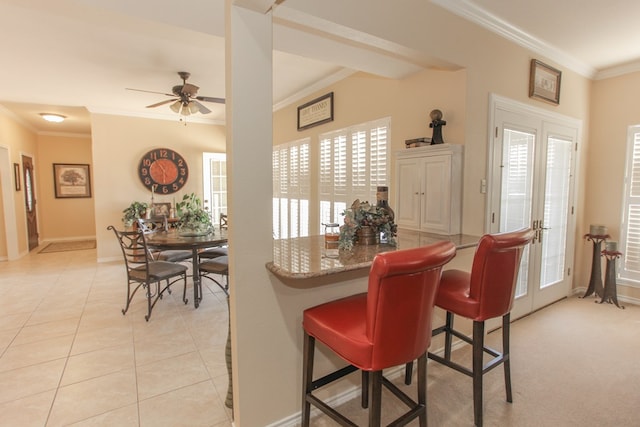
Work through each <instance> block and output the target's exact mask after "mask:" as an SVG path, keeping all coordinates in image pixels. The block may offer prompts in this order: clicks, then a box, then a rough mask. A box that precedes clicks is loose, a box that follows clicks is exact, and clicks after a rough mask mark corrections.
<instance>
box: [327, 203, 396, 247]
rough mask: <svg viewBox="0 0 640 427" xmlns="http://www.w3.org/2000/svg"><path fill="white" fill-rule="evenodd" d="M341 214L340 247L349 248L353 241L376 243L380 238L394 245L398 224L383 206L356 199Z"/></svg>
mask: <svg viewBox="0 0 640 427" xmlns="http://www.w3.org/2000/svg"><path fill="white" fill-rule="evenodd" d="M342 215H344V225H343V226H342V227H340V239H339V242H340V243H339V248H340V249H344V250H351V249H352V248H353V245H354V243H360V244H376V243H378V242H379V241H380V240H382V241H383V242H386V243H387V244H389V245H393V246H395V245H396V239H395V236H396V234H397V231H398V226H397V225H396V224H395V223H394V222H393V217H391V215H390V214H389V211H388V210H386V209H385V208H382V207H379V206H375V205H370V204H369V202H360V200H358V199H356V200H355V201H354V202H353V204H352V205H351V208H349V209H347V210H345V211H344V212H343V213H342Z"/></svg>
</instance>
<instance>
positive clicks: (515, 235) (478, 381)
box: [428, 229, 534, 427]
mask: <svg viewBox="0 0 640 427" xmlns="http://www.w3.org/2000/svg"><path fill="white" fill-rule="evenodd" d="M533 235H534V232H533V231H532V230H530V229H524V230H518V231H514V232H510V233H500V234H487V235H484V236H483V237H482V238H481V239H480V242H479V244H478V248H477V250H476V253H475V255H474V258H473V265H472V267H471V273H467V272H465V271H460V270H447V271H445V272H443V273H442V279H441V280H440V289H439V290H438V296H437V297H436V306H438V307H440V308H442V309H444V310H446V311H447V315H446V316H447V318H446V324H445V325H444V326H441V327H439V328H437V329H435V330H434V331H433V335H434V336H435V335H438V334H441V333H443V332H444V333H445V347H444V357H441V356H438V355H436V354H433V353H429V355H428V357H429V358H430V359H433V360H435V361H437V362H440V363H442V364H444V365H447V366H449V367H451V368H453V369H455V370H456V371H458V372H462V373H463V374H465V375H468V376H470V377H472V378H473V413H474V421H475V425H476V426H478V427H480V426H482V376H483V375H484V374H485V373H486V372H488V371H490V370H491V369H493V368H495V367H496V366H498V365H500V364H504V382H505V388H506V392H507V402H512V396H511V373H510V366H509V363H510V362H509V319H510V312H511V306H512V305H513V298H514V294H515V288H516V282H517V279H518V271H519V270H520V259H521V257H522V252H523V251H524V247H525V246H526V245H527V244H528V243H529V242H531V239H532V238H533ZM454 314H457V315H459V316H463V317H466V318H467V319H471V320H473V338H472V339H470V338H469V337H468V336H466V335H464V334H463V333H461V332H459V331H456V330H454V329H453V315H454ZM499 316H502V353H499V352H498V351H496V350H493V349H491V348H488V347H485V345H484V322H485V320H488V319H492V318H495V317H499ZM452 336H455V337H457V338H459V339H461V340H462V341H464V342H466V343H468V344H471V345H472V346H473V363H472V369H471V370H469V369H468V368H466V367H464V366H462V365H459V364H457V363H455V362H453V361H452V360H451V341H452ZM484 352H486V353H488V354H490V355H492V356H493V357H494V358H493V359H492V360H491V361H490V362H488V363H487V364H486V365H483V354H484Z"/></svg>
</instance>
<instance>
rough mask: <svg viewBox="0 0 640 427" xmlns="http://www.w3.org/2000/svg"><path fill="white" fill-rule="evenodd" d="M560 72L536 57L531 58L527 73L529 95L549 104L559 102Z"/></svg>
mask: <svg viewBox="0 0 640 427" xmlns="http://www.w3.org/2000/svg"><path fill="white" fill-rule="evenodd" d="M561 78H562V72H561V71H560V70H558V69H556V68H553V67H551V66H549V65H547V64H545V63H543V62H541V61H538V60H537V59H532V60H531V70H530V75H529V97H530V98H536V99H540V100H542V101H545V102H549V103H551V104H555V105H558V104H560V81H561Z"/></svg>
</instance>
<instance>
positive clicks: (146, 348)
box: [134, 330, 196, 366]
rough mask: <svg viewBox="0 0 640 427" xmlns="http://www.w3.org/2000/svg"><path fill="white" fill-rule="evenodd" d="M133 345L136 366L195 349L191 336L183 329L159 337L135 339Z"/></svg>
mask: <svg viewBox="0 0 640 427" xmlns="http://www.w3.org/2000/svg"><path fill="white" fill-rule="evenodd" d="M134 345H135V352H136V365H137V366H142V365H146V364H148V363H153V362H157V361H159V360H165V359H168V358H172V357H175V356H179V355H181V354H186V353H191V352H193V351H196V346H195V344H194V342H193V338H191V336H190V335H189V334H188V333H185V331H184V330H183V331H181V332H174V333H172V334H168V335H162V336H161V337H155V338H154V337H149V338H145V339H136V341H135V344H134Z"/></svg>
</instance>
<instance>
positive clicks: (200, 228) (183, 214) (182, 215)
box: [176, 193, 213, 234]
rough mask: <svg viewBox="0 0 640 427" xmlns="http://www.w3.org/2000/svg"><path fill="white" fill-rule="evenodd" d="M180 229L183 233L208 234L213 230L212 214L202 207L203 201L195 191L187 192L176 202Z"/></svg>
mask: <svg viewBox="0 0 640 427" xmlns="http://www.w3.org/2000/svg"><path fill="white" fill-rule="evenodd" d="M176 210H177V211H178V222H177V224H176V225H177V227H178V230H180V232H181V233H182V234H208V233H210V232H211V231H212V229H213V225H212V224H211V215H209V212H208V211H207V210H206V209H204V208H203V207H202V201H201V200H200V199H199V198H198V196H196V195H195V193H191V194H185V195H184V196H183V197H182V201H180V202H178V203H176Z"/></svg>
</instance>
